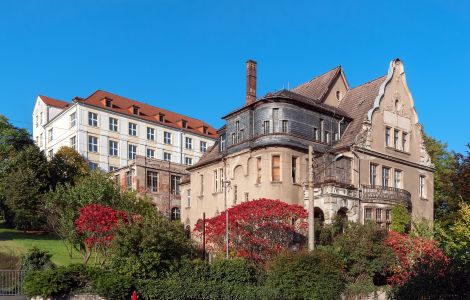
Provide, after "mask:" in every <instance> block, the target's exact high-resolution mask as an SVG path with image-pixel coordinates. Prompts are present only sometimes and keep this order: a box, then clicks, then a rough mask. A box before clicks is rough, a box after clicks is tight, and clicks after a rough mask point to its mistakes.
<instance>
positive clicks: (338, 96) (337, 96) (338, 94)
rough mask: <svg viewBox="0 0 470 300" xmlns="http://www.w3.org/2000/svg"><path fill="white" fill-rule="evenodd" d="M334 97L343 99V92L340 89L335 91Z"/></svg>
mask: <svg viewBox="0 0 470 300" xmlns="http://www.w3.org/2000/svg"><path fill="white" fill-rule="evenodd" d="M336 99H338V101H341V99H343V93H342V92H341V91H336Z"/></svg>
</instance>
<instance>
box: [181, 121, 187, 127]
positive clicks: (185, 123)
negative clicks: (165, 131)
mask: <svg viewBox="0 0 470 300" xmlns="http://www.w3.org/2000/svg"><path fill="white" fill-rule="evenodd" d="M181 127H183V128H188V122H187V121H186V120H182V121H181Z"/></svg>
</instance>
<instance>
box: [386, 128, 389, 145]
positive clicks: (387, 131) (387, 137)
mask: <svg viewBox="0 0 470 300" xmlns="http://www.w3.org/2000/svg"><path fill="white" fill-rule="evenodd" d="M389 146H390V127H385V147H389Z"/></svg>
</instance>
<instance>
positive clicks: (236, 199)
mask: <svg viewBox="0 0 470 300" xmlns="http://www.w3.org/2000/svg"><path fill="white" fill-rule="evenodd" d="M237 201H238V186H236V185H234V186H233V204H237Z"/></svg>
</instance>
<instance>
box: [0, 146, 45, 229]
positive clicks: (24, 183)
mask: <svg viewBox="0 0 470 300" xmlns="http://www.w3.org/2000/svg"><path fill="white" fill-rule="evenodd" d="M50 185H51V182H50V166H49V163H48V161H47V159H46V157H45V156H44V154H43V153H42V152H41V151H40V150H39V148H38V147H36V146H29V147H27V148H25V149H24V150H23V151H21V152H19V153H18V154H16V155H15V156H13V157H11V158H10V159H9V161H8V164H7V165H6V168H5V174H3V176H2V177H1V178H0V194H1V195H3V197H4V207H3V211H4V217H5V221H6V223H7V225H9V226H13V227H15V228H17V229H23V230H27V229H42V228H43V226H44V225H45V221H44V220H45V217H44V213H43V209H42V198H43V195H44V194H45V193H46V192H47V191H48V190H49V188H50Z"/></svg>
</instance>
